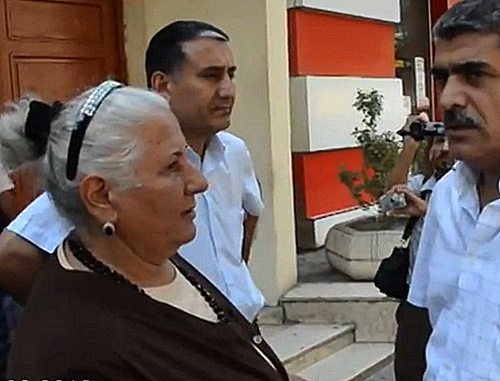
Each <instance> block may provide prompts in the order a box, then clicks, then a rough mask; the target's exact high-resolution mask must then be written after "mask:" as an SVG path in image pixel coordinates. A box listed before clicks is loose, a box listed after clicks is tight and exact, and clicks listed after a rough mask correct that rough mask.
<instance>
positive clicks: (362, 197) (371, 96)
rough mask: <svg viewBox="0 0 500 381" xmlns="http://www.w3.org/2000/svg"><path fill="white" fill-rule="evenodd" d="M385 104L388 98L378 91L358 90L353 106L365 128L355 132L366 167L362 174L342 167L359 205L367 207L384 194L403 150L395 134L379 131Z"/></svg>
mask: <svg viewBox="0 0 500 381" xmlns="http://www.w3.org/2000/svg"><path fill="white" fill-rule="evenodd" d="M383 102H384V97H383V96H382V95H381V94H380V93H379V92H378V90H375V89H372V90H370V91H364V90H360V89H358V91H357V94H356V98H355V102H354V104H353V107H355V108H356V110H358V111H360V112H361V113H362V114H363V120H362V122H363V125H364V127H363V128H358V127H356V128H354V131H353V133H352V135H353V136H354V137H355V139H356V141H357V143H358V144H359V145H360V146H361V149H362V151H363V167H362V169H361V170H360V171H350V170H347V169H345V167H341V171H340V175H339V178H340V181H341V182H342V183H344V184H345V185H346V186H347V187H348V188H349V191H350V192H351V194H352V196H353V198H354V199H355V200H356V202H358V204H359V205H366V204H367V203H369V202H370V201H373V200H374V199H378V198H379V197H380V196H381V195H382V194H383V193H384V190H385V184H386V182H387V177H388V175H389V173H390V171H391V170H392V168H393V167H394V164H395V163H396V159H397V156H398V153H399V150H400V148H401V144H400V143H399V142H398V141H397V136H396V135H395V134H394V133H393V132H390V131H388V132H378V131H377V123H378V119H379V117H380V115H381V114H382V110H383Z"/></svg>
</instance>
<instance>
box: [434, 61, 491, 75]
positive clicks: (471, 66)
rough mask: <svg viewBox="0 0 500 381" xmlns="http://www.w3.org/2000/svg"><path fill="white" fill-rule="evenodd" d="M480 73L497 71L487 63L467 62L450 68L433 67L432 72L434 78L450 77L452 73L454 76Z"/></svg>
mask: <svg viewBox="0 0 500 381" xmlns="http://www.w3.org/2000/svg"><path fill="white" fill-rule="evenodd" d="M478 71H487V72H493V73H497V71H496V70H495V69H494V68H493V67H492V66H491V65H490V64H489V63H488V62H485V61H467V62H462V63H458V64H454V65H451V67H449V68H445V67H439V66H438V67H433V68H432V70H431V72H432V75H434V76H437V77H439V76H442V75H448V74H450V73H454V74H467V73H474V72H478Z"/></svg>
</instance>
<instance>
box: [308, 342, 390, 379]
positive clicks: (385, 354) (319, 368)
mask: <svg viewBox="0 0 500 381" xmlns="http://www.w3.org/2000/svg"><path fill="white" fill-rule="evenodd" d="M392 358H393V345H392V344H387V343H356V344H351V345H349V346H347V347H345V348H344V349H342V350H340V351H339V352H337V353H334V354H332V355H331V356H329V357H327V358H325V359H323V360H321V361H319V362H317V363H316V364H314V365H312V366H310V367H309V368H307V369H305V370H303V371H302V372H300V373H299V375H300V376H301V377H303V378H305V379H306V380H307V381H362V380H365V379H367V378H368V377H370V376H371V375H373V374H374V373H376V372H378V371H379V370H381V369H383V368H384V367H385V366H387V365H388V364H389V363H390V362H391V361H392Z"/></svg>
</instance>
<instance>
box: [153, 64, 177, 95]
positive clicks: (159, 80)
mask: <svg viewBox="0 0 500 381" xmlns="http://www.w3.org/2000/svg"><path fill="white" fill-rule="evenodd" d="M172 83H173V79H172V76H170V75H167V74H165V73H162V72H161V71H155V72H154V73H153V74H152V75H151V87H152V88H153V90H155V91H156V92H158V93H160V94H161V95H163V96H164V97H165V98H167V99H169V98H170V91H171V88H172Z"/></svg>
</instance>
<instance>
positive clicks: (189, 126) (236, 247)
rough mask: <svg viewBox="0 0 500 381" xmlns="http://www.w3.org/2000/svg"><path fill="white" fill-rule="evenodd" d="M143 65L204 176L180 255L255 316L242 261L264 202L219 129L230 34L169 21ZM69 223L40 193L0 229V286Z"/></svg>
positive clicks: (226, 93)
mask: <svg viewBox="0 0 500 381" xmlns="http://www.w3.org/2000/svg"><path fill="white" fill-rule="evenodd" d="M146 72H147V77H148V86H150V87H151V88H153V89H154V90H156V91H158V92H160V93H162V94H163V95H164V96H165V97H166V98H167V99H169V101H170V104H171V108H172V111H173V112H174V114H175V115H176V116H177V118H178V119H179V122H180V125H181V128H182V131H183V133H184V135H185V137H186V140H187V142H188V144H189V146H190V148H191V150H190V152H189V157H190V159H191V161H192V162H193V163H194V164H195V165H196V166H197V167H198V168H200V170H201V171H202V172H203V174H204V175H205V177H207V179H208V181H209V189H208V191H207V192H205V193H204V194H202V195H199V197H198V198H197V206H196V214H197V218H196V225H197V234H196V238H195V240H194V241H193V242H191V243H190V244H188V245H187V246H186V247H183V248H182V249H181V255H182V256H183V257H184V258H185V259H187V260H188V261H190V262H191V263H192V264H193V265H194V266H196V267H197V268H198V269H199V270H200V271H201V272H202V273H204V274H205V276H207V277H208V278H209V279H210V280H212V282H213V283H214V284H215V285H216V286H217V287H218V288H219V289H220V290H221V291H222V292H223V293H224V294H225V295H226V296H227V297H228V298H229V299H230V300H231V301H232V302H233V304H235V306H236V307H237V308H238V309H239V310H240V311H241V312H242V313H243V315H245V317H246V318H247V319H248V320H249V321H253V320H254V319H255V318H256V316H257V314H258V313H259V312H260V310H261V309H262V308H263V306H264V297H263V295H262V294H261V292H260V291H259V290H258V288H257V287H256V286H255V284H254V282H253V280H252V277H251V275H250V272H249V269H248V267H247V262H248V260H249V254H250V245H251V242H252V239H253V235H254V230H255V227H256V224H257V219H258V215H259V214H260V212H261V211H262V208H263V204H262V200H261V194H260V189H259V186H258V182H257V179H256V177H255V173H254V170H253V165H252V161H251V158H250V154H249V152H248V149H247V147H246V145H245V143H244V142H243V141H242V140H241V139H239V138H237V137H236V136H234V135H232V134H229V133H228V132H225V131H224V130H226V129H227V128H228V127H229V124H230V117H231V112H232V108H233V104H234V100H235V85H234V82H233V77H234V74H235V72H236V66H235V64H234V59H233V56H232V52H231V49H230V47H229V37H228V36H227V34H225V33H224V32H223V31H222V30H220V29H218V28H216V27H214V26H212V25H209V24H205V23H201V22H194V21H193V22H191V21H180V22H175V23H172V24H170V25H168V26H166V27H165V28H163V29H162V30H161V31H159V32H158V33H157V34H156V35H155V36H154V37H153V38H152V39H151V41H150V44H149V47H148V50H147V53H146ZM165 218H168V216H165ZM69 229H71V225H69V224H68V223H67V221H65V220H64V219H63V218H62V217H61V216H59V215H58V213H57V211H56V210H55V209H54V206H53V205H52V202H51V200H50V199H49V198H48V197H47V196H46V195H42V196H41V197H39V198H38V199H37V200H36V201H35V202H34V203H33V204H31V205H30V206H29V207H28V208H27V209H26V210H25V211H23V213H21V215H20V216H19V217H18V218H17V219H16V220H15V221H14V222H13V223H12V224H11V225H10V226H9V228H8V230H9V232H6V233H4V234H2V236H0V286H2V287H5V288H6V289H7V290H8V291H10V292H12V293H13V294H14V295H16V296H17V297H18V299H20V300H23V299H24V298H25V297H26V294H27V292H28V289H29V287H28V286H29V282H27V281H25V282H24V283H23V284H22V285H21V287H20V283H19V281H16V280H15V277H17V276H19V277H23V278H26V275H25V272H24V270H25V269H26V268H28V269H31V270H29V273H32V272H34V270H36V269H37V266H39V263H40V260H39V258H35V256H38V257H40V255H39V254H38V253H37V249H36V248H35V247H34V246H33V245H35V246H36V247H38V248H40V249H41V250H43V251H44V252H47V253H52V252H53V250H54V249H55V247H56V246H57V245H58V244H59V243H60V242H61V240H62V239H63V238H64V237H65V236H66V234H67V232H68V230H69ZM19 237H22V238H23V239H21V238H19ZM28 242H29V243H28ZM30 261H31V262H30ZM13 275H14V276H13Z"/></svg>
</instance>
